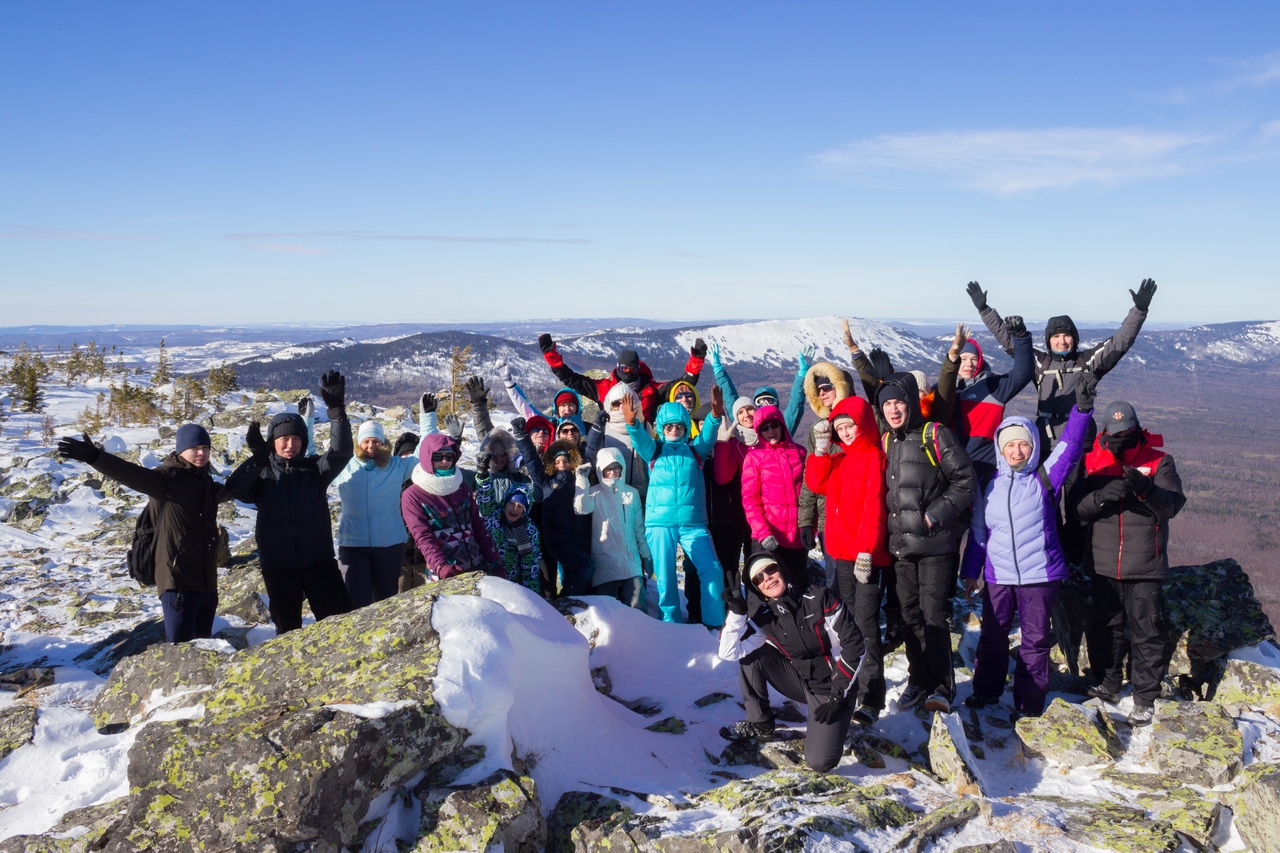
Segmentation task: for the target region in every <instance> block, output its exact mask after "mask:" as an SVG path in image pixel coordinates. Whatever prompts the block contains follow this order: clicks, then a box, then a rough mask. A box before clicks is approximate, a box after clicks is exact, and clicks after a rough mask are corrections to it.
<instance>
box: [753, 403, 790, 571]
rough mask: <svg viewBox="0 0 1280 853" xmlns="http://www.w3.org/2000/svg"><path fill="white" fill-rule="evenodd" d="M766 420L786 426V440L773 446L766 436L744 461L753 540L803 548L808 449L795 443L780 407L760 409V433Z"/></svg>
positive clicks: (783, 427) (757, 429) (784, 436)
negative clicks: (802, 490) (802, 499)
mask: <svg viewBox="0 0 1280 853" xmlns="http://www.w3.org/2000/svg"><path fill="white" fill-rule="evenodd" d="M765 421H776V422H777V423H778V425H779V426H780V427H782V441H781V442H780V443H778V444H776V445H772V444H770V443H769V442H767V441H765V440H764V438H763V437H762V438H761V439H760V441H759V442H758V443H757V444H756V445H755V446H754V447H752V448H751V449H750V450H748V451H747V455H746V457H745V458H744V459H743V460H742V508H743V510H744V511H745V512H746V515H747V524H748V525H750V526H751V538H753V539H755V540H756V541H757V542H763V541H764V540H765V539H766V538H768V537H769V536H776V537H778V544H779V545H781V546H783V547H784V548H802V547H804V544H803V542H802V540H801V539H800V525H799V517H800V487H801V486H802V485H803V484H804V456H805V450H804V448H803V447H801V446H800V445H798V444H796V443H795V442H794V441H792V440H791V434H790V433H789V432H787V424H786V421H785V420H784V419H783V417H782V412H781V411H780V410H779V409H778V407H777V406H761V407H760V408H758V409H756V415H755V420H754V421H753V425H754V426H755V429H756V431H757V432H759V430H760V425H761V424H763V423H764V422H765Z"/></svg>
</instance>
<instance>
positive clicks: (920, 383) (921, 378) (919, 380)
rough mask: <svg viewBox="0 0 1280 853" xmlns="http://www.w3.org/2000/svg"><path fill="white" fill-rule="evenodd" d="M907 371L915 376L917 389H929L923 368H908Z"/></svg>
mask: <svg viewBox="0 0 1280 853" xmlns="http://www.w3.org/2000/svg"><path fill="white" fill-rule="evenodd" d="M907 373H910V374H911V375H912V376H914V377H915V378H916V389H917V390H919V391H928V390H929V380H928V379H926V378H925V375H924V371H923V370H908V371H907Z"/></svg>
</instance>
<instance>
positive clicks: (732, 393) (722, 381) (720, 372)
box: [710, 342, 738, 400]
mask: <svg viewBox="0 0 1280 853" xmlns="http://www.w3.org/2000/svg"><path fill="white" fill-rule="evenodd" d="M710 361H711V374H712V375H713V376H714V377H715V380H716V385H718V386H719V387H720V389H721V390H722V391H724V396H725V399H726V400H736V399H738V386H736V385H734V384H733V380H732V379H730V378H729V371H728V370H726V369H725V366H724V362H722V361H721V360H720V345H719V344H717V343H714V342H713V343H712V344H711V358H710Z"/></svg>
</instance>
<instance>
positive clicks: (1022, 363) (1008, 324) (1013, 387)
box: [995, 315, 1036, 403]
mask: <svg viewBox="0 0 1280 853" xmlns="http://www.w3.org/2000/svg"><path fill="white" fill-rule="evenodd" d="M1005 328H1006V329H1008V331H1009V334H1010V335H1012V336H1013V369H1012V370H1010V371H1009V372H1008V373H1006V374H1004V375H1003V376H1001V377H1000V378H999V379H998V380H997V381H996V387H995V397H996V399H997V400H999V401H1000V402H1002V403H1007V402H1009V401H1010V400H1012V399H1013V398H1014V397H1016V396H1018V393H1019V392H1020V391H1022V389H1023V388H1026V387H1027V385H1029V384H1030V383H1031V380H1032V379H1033V378H1034V377H1035V375H1036V356H1035V348H1034V347H1032V345H1031V333H1030V332H1028V331H1027V325H1026V323H1024V322H1022V318H1021V317H1017V316H1013V315H1010V316H1009V318H1008V319H1007V320H1005Z"/></svg>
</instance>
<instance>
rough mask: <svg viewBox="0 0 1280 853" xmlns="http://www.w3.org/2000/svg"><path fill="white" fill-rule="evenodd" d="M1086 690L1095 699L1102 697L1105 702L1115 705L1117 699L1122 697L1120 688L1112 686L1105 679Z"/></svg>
mask: <svg viewBox="0 0 1280 853" xmlns="http://www.w3.org/2000/svg"><path fill="white" fill-rule="evenodd" d="M1085 692H1086V693H1088V694H1089V695H1090V696H1092V697H1093V698H1095V699H1101V700H1102V701H1103V702H1109V703H1111V704H1112V705H1114V704H1115V703H1116V700H1117V699H1119V698H1120V688H1119V687H1112V686H1111V685H1110V684H1107V683H1106V682H1105V681H1104V682H1102V683H1101V684H1095V685H1093V686H1092V687H1090V688H1089V689H1088V690H1086V691H1085Z"/></svg>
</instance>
